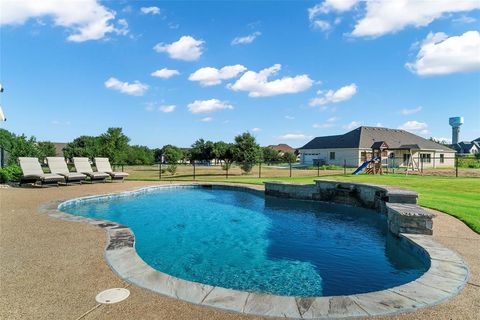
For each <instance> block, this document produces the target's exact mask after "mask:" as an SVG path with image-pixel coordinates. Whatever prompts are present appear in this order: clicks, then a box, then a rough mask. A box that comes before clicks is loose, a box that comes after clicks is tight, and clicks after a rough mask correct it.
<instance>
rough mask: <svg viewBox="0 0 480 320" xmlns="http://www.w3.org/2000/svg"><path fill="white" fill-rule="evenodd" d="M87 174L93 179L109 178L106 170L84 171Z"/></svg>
mask: <svg viewBox="0 0 480 320" xmlns="http://www.w3.org/2000/svg"><path fill="white" fill-rule="evenodd" d="M84 173H85V174H86V175H87V176H89V177H90V179H92V180H98V179H106V178H108V174H106V173H105V172H84Z"/></svg>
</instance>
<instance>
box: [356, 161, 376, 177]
mask: <svg viewBox="0 0 480 320" xmlns="http://www.w3.org/2000/svg"><path fill="white" fill-rule="evenodd" d="M370 162H372V160H367V161H365V162H364V163H362V165H361V166H360V167H358V168H357V170H355V171H354V172H353V173H352V174H359V173H360V172H362V171H363V169H365V168H366V167H367V166H368V164H369V163H370Z"/></svg>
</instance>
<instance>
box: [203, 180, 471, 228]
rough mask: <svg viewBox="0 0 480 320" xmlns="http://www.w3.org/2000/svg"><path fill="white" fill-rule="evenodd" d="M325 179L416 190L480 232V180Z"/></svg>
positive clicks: (423, 202)
mask: <svg viewBox="0 0 480 320" xmlns="http://www.w3.org/2000/svg"><path fill="white" fill-rule="evenodd" d="M316 179H319V178H316V177H295V178H283V177H282V178H253V177H245V178H243V177H235V178H231V179H228V180H226V179H218V180H210V181H217V182H218V181H222V182H238V183H250V184H262V183H263V182H264V181H287V182H292V183H312V182H313V181H314V180H316ZM322 179H329V180H341V181H353V182H361V183H362V182H363V183H372V184H381V185H389V186H397V187H401V188H405V189H411V190H415V191H417V192H418V194H419V204H420V205H421V206H424V207H428V208H432V209H436V210H439V211H442V212H445V213H448V214H450V215H452V216H454V217H457V218H458V219H460V220H462V221H463V222H465V223H466V224H467V225H468V226H469V227H470V228H472V229H473V230H474V231H475V232H477V233H480V178H455V177H439V176H413V175H410V176H405V175H394V174H389V175H365V174H363V175H358V176H354V175H331V176H324V177H322Z"/></svg>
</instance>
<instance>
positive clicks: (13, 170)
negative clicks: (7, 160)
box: [0, 164, 22, 183]
mask: <svg viewBox="0 0 480 320" xmlns="http://www.w3.org/2000/svg"><path fill="white" fill-rule="evenodd" d="M21 177H22V169H21V168H20V167H19V166H18V165H16V164H12V165H9V166H7V167H5V168H0V183H6V182H17V181H20V178H21Z"/></svg>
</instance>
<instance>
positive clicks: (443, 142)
mask: <svg viewBox="0 0 480 320" xmlns="http://www.w3.org/2000/svg"><path fill="white" fill-rule="evenodd" d="M428 140H430V141H433V142H436V143H439V144H442V145H444V146H447V147H448V146H450V145H451V144H450V143H448V141H447V140H441V139H437V138H434V137H430V138H429V139H428Z"/></svg>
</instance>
